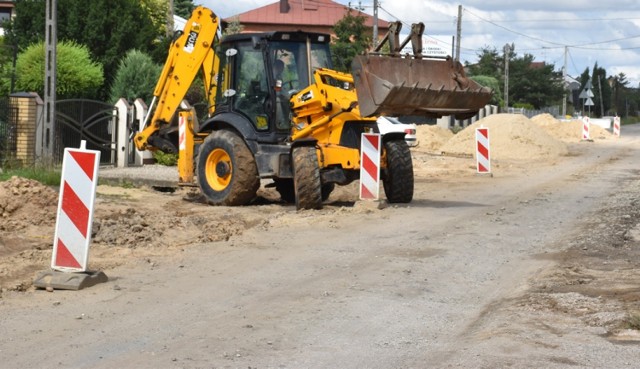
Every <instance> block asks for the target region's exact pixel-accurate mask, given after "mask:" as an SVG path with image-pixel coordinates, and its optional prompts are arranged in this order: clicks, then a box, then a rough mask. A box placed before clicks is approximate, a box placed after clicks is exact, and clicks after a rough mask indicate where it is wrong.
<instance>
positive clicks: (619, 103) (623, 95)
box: [609, 73, 629, 116]
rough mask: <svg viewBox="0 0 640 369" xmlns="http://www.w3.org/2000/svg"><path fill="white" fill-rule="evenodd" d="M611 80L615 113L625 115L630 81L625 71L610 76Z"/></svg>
mask: <svg viewBox="0 0 640 369" xmlns="http://www.w3.org/2000/svg"><path fill="white" fill-rule="evenodd" d="M609 80H610V81H611V85H612V86H611V98H612V99H613V109H614V114H618V115H623V114H624V115H625V116H626V111H627V109H626V107H627V101H628V99H627V94H628V86H629V81H628V80H627V76H626V75H625V74H624V73H620V74H618V75H617V76H613V77H609Z"/></svg>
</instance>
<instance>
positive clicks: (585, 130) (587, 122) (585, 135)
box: [582, 117, 591, 141]
mask: <svg viewBox="0 0 640 369" xmlns="http://www.w3.org/2000/svg"><path fill="white" fill-rule="evenodd" d="M590 126H591V119H589V117H582V140H585V141H586V140H590V139H591V137H590V136H589V127H590Z"/></svg>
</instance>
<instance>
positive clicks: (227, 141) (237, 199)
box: [197, 130, 260, 206]
mask: <svg viewBox="0 0 640 369" xmlns="http://www.w3.org/2000/svg"><path fill="white" fill-rule="evenodd" d="M216 148H222V149H224V150H225V151H227V153H228V154H229V156H230V157H231V162H232V167H233V172H232V176H233V177H232V178H231V182H230V183H229V185H228V186H227V188H225V189H224V190H223V191H216V190H214V189H213V188H211V186H209V184H208V182H207V179H206V178H205V169H204V167H205V164H206V160H207V157H208V156H209V153H211V152H212V151H213V150H214V149H216ZM197 177H198V185H199V186H200V190H201V192H202V193H203V194H204V195H205V197H206V199H207V202H208V203H209V204H212V205H224V206H239V205H246V204H248V203H249V202H250V201H251V200H253V199H254V198H255V197H256V193H257V191H258V188H260V178H259V176H258V168H257V165H256V160H255V157H254V156H253V154H252V153H251V150H249V148H248V147H247V145H246V144H245V142H244V140H242V138H240V136H238V135H237V134H235V133H234V132H231V131H228V130H220V131H215V132H213V133H211V134H210V135H209V136H208V137H207V138H206V139H205V140H204V142H203V144H202V145H200V151H199V154H198V165H197Z"/></svg>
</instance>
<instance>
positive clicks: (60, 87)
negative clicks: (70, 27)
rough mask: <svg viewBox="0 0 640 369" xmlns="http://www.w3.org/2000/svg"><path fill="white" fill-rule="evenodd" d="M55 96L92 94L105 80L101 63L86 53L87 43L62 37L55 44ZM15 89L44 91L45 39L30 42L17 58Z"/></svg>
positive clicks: (42, 93) (68, 96) (95, 94)
mask: <svg viewBox="0 0 640 369" xmlns="http://www.w3.org/2000/svg"><path fill="white" fill-rule="evenodd" d="M56 58H57V69H56V73H57V82H56V97H57V98H58V99H69V98H94V97H96V96H97V94H98V89H99V88H100V87H101V86H102V83H103V82H104V76H103V72H102V65H100V64H98V63H95V62H93V61H92V60H91V57H90V56H89V50H88V49H87V47H86V46H83V45H78V44H76V43H75V42H70V41H62V42H59V43H58V48H57V57H56ZM16 74H17V80H16V90H17V91H35V92H37V93H39V94H40V95H44V43H42V42H40V43H37V44H33V45H31V46H29V47H28V48H27V49H26V50H25V51H24V52H22V53H20V55H18V59H17V61H16Z"/></svg>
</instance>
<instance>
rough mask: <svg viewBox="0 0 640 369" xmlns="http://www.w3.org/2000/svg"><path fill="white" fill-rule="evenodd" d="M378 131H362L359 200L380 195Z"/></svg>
mask: <svg viewBox="0 0 640 369" xmlns="http://www.w3.org/2000/svg"><path fill="white" fill-rule="evenodd" d="M381 137H382V136H380V134H379V133H363V134H362V141H361V145H360V147H361V150H360V200H378V198H379V197H380V151H381V146H382V140H381Z"/></svg>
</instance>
